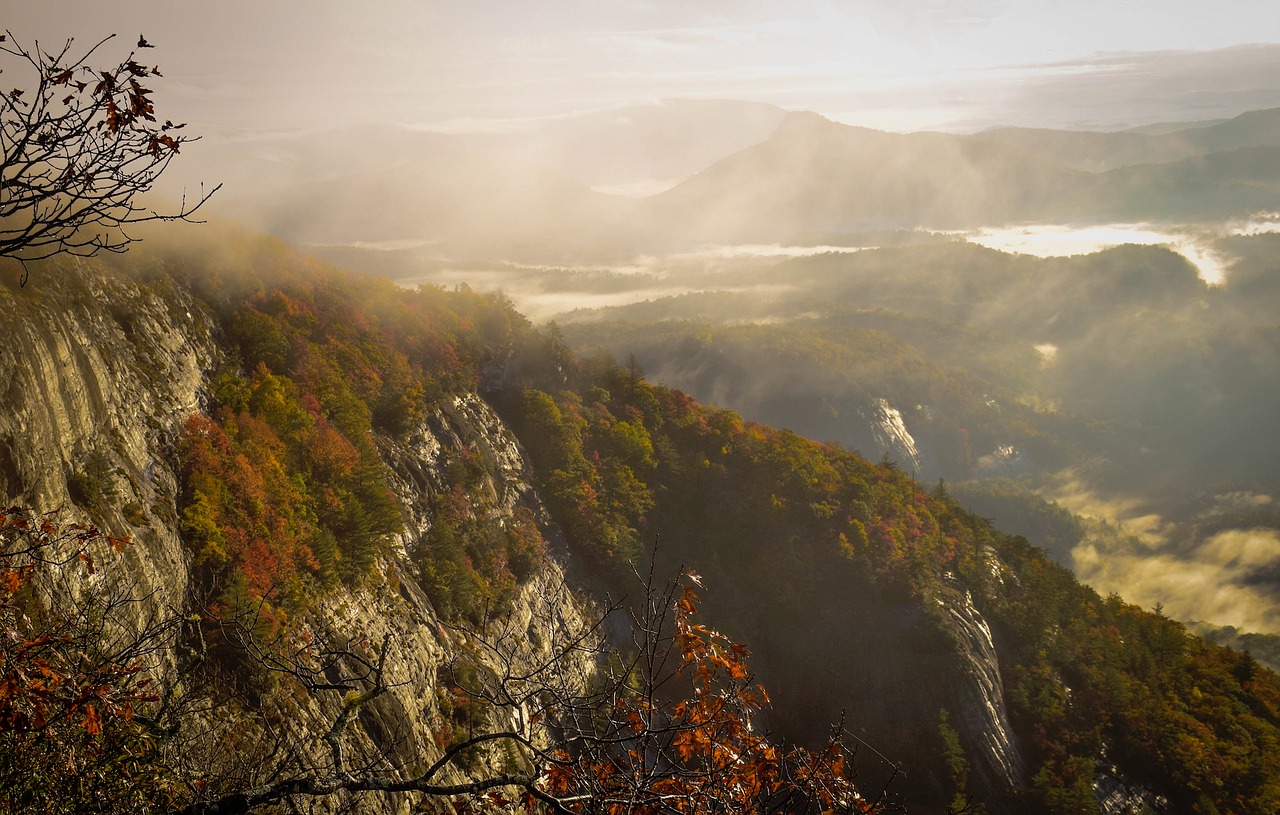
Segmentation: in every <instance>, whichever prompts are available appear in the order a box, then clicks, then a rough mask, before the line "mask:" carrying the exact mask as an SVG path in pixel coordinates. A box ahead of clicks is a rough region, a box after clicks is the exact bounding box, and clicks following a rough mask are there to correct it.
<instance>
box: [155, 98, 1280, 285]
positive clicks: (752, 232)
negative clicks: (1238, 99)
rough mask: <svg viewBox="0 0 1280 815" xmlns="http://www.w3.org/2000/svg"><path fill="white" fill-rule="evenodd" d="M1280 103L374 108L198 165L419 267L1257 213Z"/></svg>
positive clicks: (255, 221)
mask: <svg viewBox="0 0 1280 815" xmlns="http://www.w3.org/2000/svg"><path fill="white" fill-rule="evenodd" d="M1278 122H1280V113H1277V111H1257V112H1254V113H1250V114H1245V115H1242V116H1240V117H1237V118H1235V119H1232V120H1230V121H1227V122H1223V123H1220V124H1216V125H1210V126H1206V127H1200V128H1186V129H1183V130H1179V131H1177V132H1173V133H1167V134H1143V133H1133V132H1121V133H1083V132H1073V131H1047V130H1046V131H1041V130H1025V129H1014V128H1010V129H1000V130H993V131H988V132H985V133H978V134H972V135H959V134H947V133H928V132H923V133H907V134H898V133H886V132H881V131H875V130H870V129H867V128H860V127H851V126H847V125H842V124H838V123H835V122H832V121H829V120H826V119H823V118H822V117H821V116H818V115H817V114H813V113H805V112H795V113H787V112H785V111H782V110H780V109H778V108H775V107H772V106H769V105H754V104H748V103H737V102H727V101H700V102H692V101H668V102H662V103H658V104H654V105H649V106H639V107H633V108H625V109H619V110H617V111H610V112H602V113H592V114H584V115H582V116H577V117H569V118H566V119H563V120H556V121H552V122H548V123H542V124H539V125H536V126H534V125H530V126H528V127H526V128H524V129H517V130H514V131H512V132H502V133H441V132H426V131H417V130H412V129H408V128H404V127H400V126H393V125H386V126H360V127H347V128H335V129H331V130H324V131H316V132H309V133H293V134H236V135H232V136H228V137H223V138H222V139H220V140H218V141H210V142H208V143H201V144H199V145H195V146H193V147H192V150H191V152H192V153H193V159H194V161H193V164H192V171H193V172H194V173H195V174H196V175H197V176H199V175H204V176H205V177H211V178H218V179H219V180H220V181H222V182H223V191H222V192H221V193H220V195H219V196H218V198H217V199H215V200H214V201H213V202H212V203H211V206H210V209H209V211H210V212H212V213H214V214H216V215H220V216H222V217H226V218H229V219H232V220H235V221H238V222H244V223H249V224H251V225H253V226H255V227H257V228H260V229H263V230H265V231H268V232H270V233H271V234H274V235H276V236H278V237H281V238H284V239H286V240H288V241H291V242H294V243H297V244H302V245H307V246H311V247H313V248H315V249H316V250H317V251H320V252H322V253H324V254H325V255H326V257H328V258H330V259H331V260H335V261H340V262H344V263H347V262H350V263H353V264H354V265H356V266H372V267H376V268H379V269H381V270H383V271H385V272H386V273H388V274H397V275H399V276H403V277H421V276H428V275H432V274H440V273H448V272H449V271H450V270H456V268H457V265H458V264H459V263H463V264H467V265H469V266H472V267H484V266H485V264H498V265H501V264H504V263H509V262H513V263H525V264H533V265H543V266H546V265H555V264H578V263H581V264H591V263H615V264H622V263H624V262H627V261H631V260H634V259H635V258H636V257H638V256H641V257H642V256H647V255H655V254H656V255H662V254H667V253H670V252H687V251H690V250H693V249H698V248H700V247H703V246H705V245H706V244H709V243H710V244H738V243H748V244H759V243H774V242H777V243H784V244H786V243H799V244H805V245H814V244H819V245H820V244H824V243H841V244H842V243H849V242H859V241H861V240H862V238H861V237H860V236H861V235H863V234H864V233H868V232H876V231H882V230H896V229H902V230H916V229H924V230H969V229H976V228H980V227H990V226H1002V225H1008V224H1026V223H1109V222H1115V221H1120V222H1140V221H1172V222H1175V223H1202V222H1207V221H1217V220H1221V219H1224V218H1247V217H1248V216H1250V215H1252V214H1253V213H1255V212H1258V211H1273V210H1275V209H1277V208H1280V192H1278V191H1277V182H1276V179H1275V178H1274V175H1275V173H1274V167H1275V166H1276V162H1275V157H1276V156H1275V151H1276V150H1280V138H1277V130H1278V128H1280V123H1278ZM184 157H185V156H184ZM170 192H173V191H170ZM620 193H621V194H620ZM645 196H647V197H645Z"/></svg>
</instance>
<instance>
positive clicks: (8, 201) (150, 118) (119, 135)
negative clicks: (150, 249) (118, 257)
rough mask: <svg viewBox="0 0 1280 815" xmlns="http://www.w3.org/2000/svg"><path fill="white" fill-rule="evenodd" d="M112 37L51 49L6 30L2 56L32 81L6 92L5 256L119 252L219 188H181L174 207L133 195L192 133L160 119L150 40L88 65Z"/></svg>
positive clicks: (1, 95) (2, 166)
mask: <svg viewBox="0 0 1280 815" xmlns="http://www.w3.org/2000/svg"><path fill="white" fill-rule="evenodd" d="M113 37H114V35H112V37H107V38H105V39H103V40H101V41H100V42H98V43H97V44H96V45H94V46H93V47H91V48H88V49H86V50H83V51H82V50H78V49H76V48H75V47H74V41H73V40H67V41H66V42H65V43H64V44H63V45H62V46H61V48H57V49H54V50H46V49H44V48H43V47H42V46H41V45H40V44H39V42H36V43H34V44H33V45H32V46H30V47H27V46H24V45H22V44H20V43H18V42H17V41H15V40H14V39H13V35H12V34H11V33H10V32H8V31H6V32H5V34H4V35H0V53H3V54H7V55H8V57H10V58H11V61H16V64H17V65H19V66H21V67H22V68H23V69H26V71H27V72H28V73H30V74H32V76H31V77H29V79H28V82H29V83H32V84H29V85H28V87H25V88H24V87H14V88H12V89H10V90H7V91H4V92H0V151H2V152H3V157H2V163H0V256H4V257H12V258H16V259H18V260H20V261H27V260H39V259H42V258H47V257H51V256H53V255H57V254H62V253H68V254H72V255H77V256H82V257H87V256H91V255H94V254H96V253H98V252H101V251H103V250H105V251H109V252H120V251H123V250H124V249H125V248H126V247H127V246H128V245H129V244H131V243H133V242H134V240H135V238H134V237H132V236H131V235H130V234H129V233H128V232H127V231H126V229H127V228H128V227H129V226H132V225H134V224H139V223H142V222H145V221H156V220H163V221H170V220H190V219H191V216H192V215H194V214H195V212H196V210H198V209H200V207H201V206H202V205H203V204H204V203H205V202H206V201H208V200H209V198H210V197H211V196H212V195H213V194H214V193H215V192H217V190H218V188H219V187H220V186H221V185H219V187H214V188H213V189H212V190H209V191H207V192H206V191H205V190H204V188H203V187H201V192H200V195H199V196H198V197H196V198H195V199H194V200H192V201H188V199H187V197H186V195H185V194H184V195H183V198H182V201H181V203H180V204H179V206H178V208H177V210H176V211H173V212H169V213H161V212H158V211H156V210H153V209H149V208H147V207H146V206H144V205H143V204H141V203H140V202H139V201H138V200H137V199H138V198H139V197H140V196H142V195H143V194H145V193H146V192H148V191H149V190H150V189H151V187H152V185H153V184H154V183H155V182H156V180H157V179H158V178H159V177H160V175H161V174H162V173H163V172H164V171H165V170H166V169H168V167H169V163H170V161H171V160H172V159H173V157H174V156H176V155H178V153H179V152H180V148H181V147H182V146H183V145H184V144H186V143H188V142H191V141H194V140H195V138H196V137H191V136H187V135H185V134H182V133H180V132H179V131H181V130H182V129H183V127H184V126H185V125H183V124H175V123H173V122H171V121H167V120H166V121H164V122H159V120H158V118H157V115H156V112H155V105H154V103H153V102H152V99H151V94H152V91H151V89H150V88H148V87H145V86H144V85H143V84H142V83H143V82H144V81H149V80H150V79H152V78H155V77H160V76H161V73H160V69H159V68H158V67H150V68H148V67H147V66H146V65H144V64H143V63H141V62H139V61H138V59H137V58H136V55H137V52H138V51H140V50H142V49H144V48H150V47H151V44H150V43H148V42H147V41H146V40H145V39H144V38H139V39H138V44H137V47H136V49H135V50H133V51H131V52H130V53H129V54H128V56H127V57H125V59H124V60H123V61H122V62H120V63H119V64H118V65H116V66H115V67H114V68H106V69H102V68H99V67H94V66H91V65H90V64H89V63H90V62H91V61H92V60H93V59H94V58H95V56H96V55H97V53H98V51H99V49H101V48H102V47H103V45H104V44H106V43H107V42H108V41H110V40H111V39H112V38H113ZM6 84H7V83H6ZM24 282H25V276H24Z"/></svg>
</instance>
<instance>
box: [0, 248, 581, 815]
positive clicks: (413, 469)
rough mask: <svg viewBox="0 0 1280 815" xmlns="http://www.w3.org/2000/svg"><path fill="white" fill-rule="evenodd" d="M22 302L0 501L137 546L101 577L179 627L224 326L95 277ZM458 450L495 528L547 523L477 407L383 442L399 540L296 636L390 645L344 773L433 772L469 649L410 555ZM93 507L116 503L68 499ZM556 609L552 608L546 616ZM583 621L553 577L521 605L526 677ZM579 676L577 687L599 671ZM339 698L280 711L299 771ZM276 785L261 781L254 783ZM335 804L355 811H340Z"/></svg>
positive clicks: (547, 574)
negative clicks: (473, 470) (440, 694)
mask: <svg viewBox="0 0 1280 815" xmlns="http://www.w3.org/2000/svg"><path fill="white" fill-rule="evenodd" d="M77 270H80V271H77ZM81 272H83V273H81ZM28 285H29V286H30V289H29V290H21V291H14V290H11V289H5V288H3V287H0V338H2V339H0V500H3V501H4V502H5V504H4V505H5V506H8V505H11V504H22V505H25V506H30V507H32V508H35V509H37V510H39V511H48V510H51V509H58V510H60V511H61V512H60V517H61V519H62V520H64V521H91V522H93V523H95V524H97V525H98V526H100V527H101V528H103V529H104V530H106V531H108V532H110V533H112V534H116V535H130V536H132V537H133V539H134V544H133V545H132V546H130V547H128V548H127V549H126V554H125V555H124V556H123V560H124V561H125V562H124V563H123V564H118V565H119V566H120V568H115V564H113V567H112V568H110V569H104V570H103V571H104V573H111V574H113V575H116V578H115V579H118V580H120V583H121V585H124V586H127V587H128V590H129V591H130V592H132V593H133V594H134V596H135V597H138V598H145V602H143V603H141V604H138V613H139V615H140V616H144V615H145V614H146V613H147V612H149V611H156V612H160V613H164V612H165V611H166V610H180V609H183V608H184V605H185V604H186V603H187V602H188V594H189V584H190V579H191V575H190V572H189V568H188V562H189V558H188V557H187V554H186V552H185V550H184V548H183V545H182V541H181V537H180V525H179V520H178V508H177V507H178V504H177V502H178V488H179V480H180V474H179V462H178V457H177V449H176V444H175V443H176V441H177V440H178V438H179V437H180V433H181V429H182V426H183V423H184V422H185V421H186V419H187V418H188V417H189V416H190V415H191V414H193V413H195V412H197V411H199V410H200V409H201V403H202V399H203V398H204V397H203V394H204V388H205V385H206V376H207V375H208V373H209V372H210V371H211V370H213V369H214V368H215V367H216V365H217V364H218V363H219V362H220V361H221V357H220V352H219V350H218V346H217V342H216V326H215V323H214V321H213V319H212V317H211V316H210V315H209V314H208V313H207V312H205V311H204V310H203V309H202V308H201V307H200V305H199V304H198V303H197V302H196V301H195V300H194V299H193V298H192V297H191V295H190V294H189V293H188V292H186V291H185V290H183V289H182V288H181V287H180V286H179V285H177V284H176V283H174V281H173V280H172V279H169V278H167V277H160V278H158V279H156V280H155V281H138V280H133V279H130V278H127V277H123V276H120V275H116V274H112V273H106V272H103V271H102V270H101V269H100V268H98V267H97V265H96V264H85V266H84V267H83V269H81V267H80V266H77V267H75V268H68V269H66V270H65V276H64V277H63V278H60V279H56V280H53V279H48V280H33V281H32V283H29V284H28ZM464 446H465V447H466V448H468V449H471V450H479V451H481V453H482V454H483V456H484V459H485V462H486V469H487V470H488V473H489V476H488V478H486V479H484V480H483V483H482V484H481V485H480V486H479V487H478V489H479V490H481V491H483V492H484V493H485V495H484V498H485V500H484V501H483V503H484V504H485V506H486V507H488V509H487V511H488V512H490V513H492V514H494V515H496V516H497V517H498V518H499V519H505V518H510V516H511V515H512V513H514V512H515V510H516V509H517V508H518V507H520V506H527V507H529V508H530V509H532V510H533V511H534V515H535V517H537V518H539V519H542V520H544V521H545V519H546V518H547V517H548V516H547V513H546V512H545V510H544V509H543V508H542V506H541V503H540V501H539V499H538V497H537V495H536V493H535V492H534V490H533V488H532V487H531V486H530V479H529V475H528V469H529V468H528V464H527V462H526V461H525V459H524V456H523V453H522V451H521V449H520V448H519V446H518V445H517V443H516V441H515V438H514V437H513V436H512V435H511V433H510V432H509V431H507V430H506V428H505V427H504V426H503V424H502V422H501V420H500V419H499V418H498V417H497V415H496V414H495V413H494V412H493V411H492V410H491V409H490V408H489V406H488V405H487V404H486V403H485V402H484V401H483V400H481V399H480V398H479V397H478V396H475V395H464V396H459V397H456V398H454V399H452V401H451V402H449V403H448V404H446V405H444V406H443V407H441V408H440V409H438V410H437V411H436V412H435V413H433V414H432V415H430V416H429V417H428V418H427V419H426V420H425V421H424V422H422V423H421V425H420V426H418V427H416V428H414V429H413V430H412V431H411V432H410V433H409V434H408V435H407V436H406V437H405V438H403V439H400V440H387V439H381V440H379V449H380V451H381V452H382V455H383V457H384V460H385V461H386V462H387V464H388V465H389V466H390V467H391V468H392V470H393V472H394V474H395V475H394V479H393V482H394V483H393V489H394V490H395V492H396V493H397V495H398V496H399V497H400V499H401V501H402V504H403V510H404V516H405V519H406V525H405V526H406V531H405V533H404V534H403V535H401V536H400V539H399V540H398V541H397V542H396V545H395V546H393V551H392V553H391V555H390V556H389V557H386V558H384V559H382V560H381V561H380V562H378V564H377V565H376V567H375V574H374V575H372V576H371V577H370V578H369V579H368V580H366V581H364V582H363V583H362V584H361V585H359V586H357V587H354V588H352V587H345V586H339V587H338V588H336V589H334V590H333V591H332V592H330V593H329V594H327V595H326V596H325V597H323V598H322V599H321V600H320V601H319V602H318V603H317V605H316V606H315V608H314V609H313V610H312V611H310V612H309V613H308V615H307V619H306V620H305V621H304V624H305V625H306V626H307V627H310V628H312V629H313V630H317V631H323V632H325V633H327V634H328V635H332V636H338V637H344V638H349V639H350V641H352V642H362V641H363V642H368V643H371V644H374V645H377V644H380V643H384V642H385V643H387V644H388V646H389V649H390V656H389V658H388V661H387V668H386V676H387V679H388V680H389V683H390V684H391V685H392V687H391V689H390V690H389V691H388V692H387V693H386V694H384V695H383V696H381V697H379V698H378V699H376V700H375V701H374V702H373V703H371V704H369V705H367V706H366V708H365V709H363V710H362V711H361V713H360V715H359V716H358V718H357V722H356V724H355V725H353V726H352V727H351V728H350V729H349V730H348V735H347V738H348V740H349V741H350V744H349V749H350V751H351V754H352V755H359V756H361V757H362V758H363V759H364V760H365V761H367V762H368V763H369V765H370V766H374V767H378V768H381V769H383V770H389V771H393V772H395V771H398V772H402V773H413V772H420V771H422V770H423V769H425V768H426V767H427V766H429V765H430V763H431V762H433V761H434V760H435V759H436V758H438V757H439V755H440V748H439V746H438V745H437V741H436V738H435V736H434V730H436V729H438V728H439V725H440V719H439V710H438V699H437V694H436V690H437V688H436V683H437V680H438V676H439V674H440V672H441V668H442V666H445V665H446V664H448V663H449V662H450V661H451V660H452V659H454V658H455V657H456V656H457V655H458V654H459V653H460V649H461V648H462V644H461V643H462V639H463V638H462V637H461V636H459V635H457V634H455V633H452V632H451V631H449V630H448V629H447V628H446V627H445V626H444V625H442V621H441V620H440V619H439V618H438V616H437V615H436V612H435V610H434V609H433V608H432V607H431V603H430V601H429V599H428V597H427V595H426V593H425V592H424V591H423V590H422V588H421V587H420V586H419V584H418V582H417V579H416V570H415V567H414V565H413V563H412V560H411V558H410V557H409V555H408V553H411V552H413V551H415V550H416V549H417V548H418V547H419V546H420V545H422V543H423V541H424V540H425V538H426V536H427V535H429V534H430V518H431V510H430V501H431V499H432V497H433V496H435V495H437V494H439V493H440V492H441V491H443V490H448V489H449V488H450V487H451V485H450V484H448V483H447V482H446V476H445V463H446V458H447V456H448V454H449V452H450V451H453V450H459V449H462V448H463V447H464ZM86 485H88V487H86ZM86 489H89V491H91V492H97V493H101V494H104V495H106V496H108V498H109V500H100V501H97V502H93V501H87V500H85V496H84V495H83V494H76V493H84V492H85V490H86ZM77 500H79V502H80V504H82V505H78V504H77V503H76V501H77ZM547 531H548V532H549V533H550V532H551V530H550V529H548V530H547ZM548 598H555V603H554V608H549V607H548ZM590 613H591V607H590V605H589V603H587V602H586V601H585V600H582V599H580V598H578V597H577V596H576V595H574V594H572V593H566V591H565V589H564V576H563V573H562V571H561V567H560V566H559V565H558V564H556V563H554V562H550V563H548V564H547V565H546V567H545V568H544V569H543V570H542V571H541V572H540V573H538V574H536V575H535V576H534V577H533V578H532V579H530V580H529V581H528V582H527V583H526V584H525V585H524V586H523V587H522V589H521V591H520V592H519V595H518V597H517V598H516V600H515V602H514V607H513V609H512V610H511V612H510V614H511V619H512V621H513V622H512V624H513V625H514V626H517V627H518V629H519V630H521V631H522V632H524V633H525V635H526V636H525V637H524V639H523V640H522V641H523V642H526V643H527V651H528V654H527V658H529V659H532V658H533V657H534V656H535V655H536V654H537V653H538V652H539V651H543V652H545V651H546V650H547V649H548V648H550V647H551V644H552V643H554V642H556V641H557V639H558V636H557V632H560V631H562V630H563V629H564V628H565V627H572V626H575V625H578V624H580V623H581V622H582V621H583V620H585V618H586V616H587V615H589V614H590ZM176 664H177V660H176V655H175V654H162V655H160V656H159V658H158V660H157V665H156V668H157V670H160V671H162V672H165V673H171V672H172V671H173V670H174V667H175V665H176ZM580 667H581V669H582V670H583V671H584V674H583V676H584V677H585V671H587V670H589V667H590V666H587V665H583V666H580ZM329 697H330V698H325V697H323V696H321V697H307V696H305V695H295V696H292V697H284V698H279V699H274V700H270V702H269V705H270V706H272V707H274V708H275V709H276V710H278V711H279V712H281V713H282V714H283V721H282V723H280V724H279V725H278V727H281V728H283V735H284V739H285V741H286V742H287V743H288V744H289V751H292V752H293V753H294V755H304V756H305V755H314V756H323V755H325V753H324V750H326V749H327V746H326V745H325V744H324V743H323V741H322V740H321V739H320V738H319V735H320V734H321V733H323V732H324V730H325V729H326V728H327V727H328V724H329V723H330V722H332V721H333V718H334V716H335V715H336V713H337V711H338V710H339V709H340V705H341V699H340V697H339V695H338V694H329ZM194 725H195V726H196V727H197V728H200V729H203V730H204V731H205V736H204V737H203V738H200V739H197V740H195V741H193V742H192V743H191V746H190V749H192V750H194V751H197V752H198V751H204V753H205V754H206V755H207V757H208V760H210V761H215V760H218V759H219V754H220V753H224V754H225V752H226V750H227V748H226V747H225V745H226V744H227V743H232V744H242V745H251V744H252V743H253V742H254V741H255V739H258V738H261V737H263V736H264V731H263V730H262V727H261V724H260V723H259V722H256V721H254V720H253V719H252V717H248V718H246V717H243V716H241V713H240V712H239V711H238V709H233V708H230V707H228V708H214V709H211V710H209V711H207V712H206V713H205V714H203V716H202V717H201V719H200V720H199V721H196V722H195V723H194ZM232 749H237V748H232ZM222 758H224V759H225V758H228V757H227V756H226V755H223V756H222ZM245 758H248V756H245ZM234 759H235V757H231V760H233V761H234ZM486 760H494V759H483V758H482V759H481V762H482V763H483V762H484V761H486ZM269 769H270V768H269V767H267V766H263V767H258V768H256V770H257V771H258V772H259V773H260V774H261V775H262V776H265V775H267V774H268V773H269ZM453 777H454V778H455V779H456V778H460V777H461V776H460V775H459V774H458V773H454V776H453ZM340 803H346V804H348V805H349V804H351V802H338V801H334V802H333V805H334V806H335V807H336V806H338V805H339V804H340ZM410 805H411V802H410V800H409V798H408V797H406V796H404V795H395V796H367V797H366V798H364V799H362V800H361V801H359V802H356V803H355V809H354V811H360V812H369V813H383V812H386V813H400V812H408V811H409V810H410ZM321 806H323V805H321ZM308 811H312V810H308Z"/></svg>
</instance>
